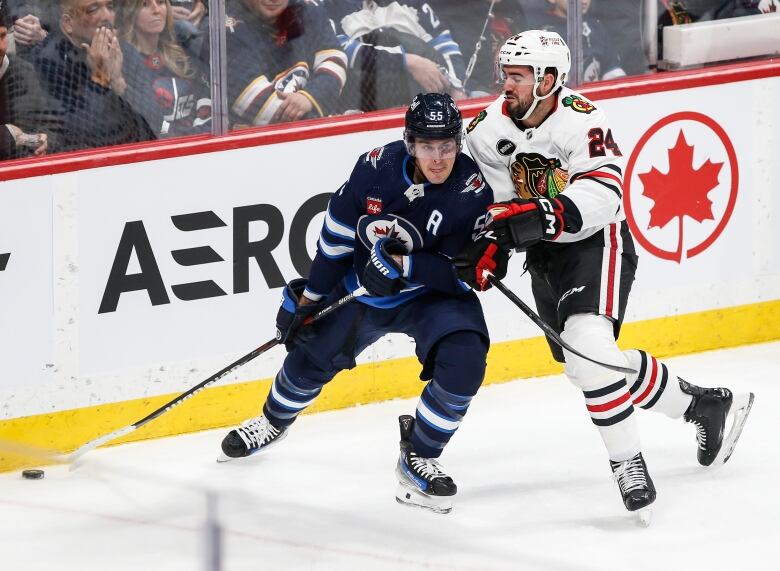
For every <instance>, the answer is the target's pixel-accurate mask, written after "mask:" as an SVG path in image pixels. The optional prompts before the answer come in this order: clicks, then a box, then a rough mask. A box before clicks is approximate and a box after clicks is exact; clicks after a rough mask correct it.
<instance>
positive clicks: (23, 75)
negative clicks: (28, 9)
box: [0, 0, 51, 160]
mask: <svg viewBox="0 0 780 571" xmlns="http://www.w3.org/2000/svg"><path fill="white" fill-rule="evenodd" d="M9 21H10V20H9V14H8V11H7V7H6V5H5V1H4V0H0V160H6V159H14V158H18V157H25V156H30V155H34V156H41V155H44V154H46V152H47V151H48V150H49V134H50V133H48V132H46V131H47V129H46V127H50V126H51V123H50V118H49V117H48V116H47V115H46V112H45V109H46V107H47V106H46V104H45V102H44V98H43V95H42V93H41V90H40V87H39V86H38V79H37V78H36V76H35V70H34V69H33V68H32V66H31V65H30V64H29V63H27V62H26V61H24V60H22V59H20V58H18V57H17V56H14V55H9V54H7V53H6V50H7V47H8V24H9Z"/></svg>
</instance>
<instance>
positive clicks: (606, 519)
mask: <svg viewBox="0 0 780 571" xmlns="http://www.w3.org/2000/svg"><path fill="white" fill-rule="evenodd" d="M666 362H667V363H669V364H671V365H673V368H674V371H675V372H676V373H677V374H680V375H681V376H684V377H686V378H688V379H689V380H691V381H692V382H694V383H698V384H701V385H705V386H718V385H725V386H728V387H730V388H732V389H733V390H735V391H736V392H743V391H748V390H749V391H753V392H754V393H756V402H755V405H754V407H753V412H752V414H751V416H750V418H749V420H748V423H747V425H746V427H745V431H744V432H743V434H742V438H741V440H740V442H739V444H738V445H737V448H736V451H735V452H734V455H733V457H732V458H731V460H730V461H729V462H728V464H726V465H725V466H723V467H720V468H718V469H714V470H713V469H704V468H701V467H700V466H699V465H698V464H697V462H696V459H695V442H694V431H693V428H692V427H691V426H688V425H685V424H684V423H683V422H682V421H672V420H670V419H668V418H666V417H664V416H662V415H658V414H652V413H649V412H646V411H639V415H638V416H639V421H640V428H641V431H642V438H643V445H644V454H645V457H646V459H647V461H648V465H649V468H650V472H651V475H652V476H653V479H654V481H655V484H656V487H657V489H658V500H657V501H656V503H655V509H654V517H653V523H652V525H651V527H650V528H647V529H645V528H641V527H639V526H638V525H637V524H636V523H635V519H634V518H633V517H632V516H630V515H629V514H628V512H626V511H625V509H624V508H623V505H622V502H621V501H620V496H619V493H618V490H617V486H616V485H615V483H614V482H613V481H612V480H611V478H610V475H611V472H610V470H609V467H608V464H607V458H606V454H605V451H604V449H603V445H602V444H601V440H600V439H599V437H598V434H597V432H596V429H595V427H594V426H593V425H592V423H591V422H590V420H589V418H588V416H587V414H586V412H585V410H584V405H583V402H582V401H583V399H582V396H581V393H579V392H578V391H577V390H576V389H575V388H574V387H573V386H571V385H569V384H568V382H567V381H565V379H563V377H547V378H543V379H535V380H522V381H515V382H512V383H507V384H502V385H496V386H488V387H485V388H484V389H482V390H481V392H480V393H479V395H477V398H476V399H475V400H474V401H473V404H472V406H471V409H470V410H469V414H468V415H467V417H466V420H465V421H464V423H463V424H462V426H461V429H460V430H459V432H458V433H457V434H456V435H455V437H454V438H453V440H452V442H451V444H450V445H449V446H448V448H447V449H446V451H445V454H444V455H443V457H442V463H443V465H444V466H445V468H446V469H447V471H448V472H449V473H450V474H451V475H452V476H453V477H454V479H455V481H456V482H457V484H458V486H459V493H458V495H457V497H456V504H455V508H454V510H453V512H452V513H451V514H449V515H436V514H432V513H428V512H424V511H422V510H419V509H413V508H408V507H405V506H400V505H398V504H396V502H395V500H394V490H395V483H396V481H395V477H394V474H393V468H394V464H395V461H396V458H397V450H398V446H397V440H398V428H397V420H396V419H397V416H398V415H399V414H404V413H411V414H413V411H414V406H415V403H416V401H415V400H405V401H401V400H398V401H392V402H387V403H382V404H377V405H370V406H362V407H358V408H352V409H348V410H343V411H334V412H329V413H321V414H316V415H308V416H303V417H301V418H300V419H299V421H298V422H297V423H296V425H295V426H294V427H293V429H292V431H291V433H290V436H289V437H288V438H287V439H286V440H285V441H284V442H283V443H282V444H280V445H279V447H277V448H275V449H273V450H271V451H269V452H268V453H267V454H266V455H264V456H256V457H252V458H250V459H248V460H245V461H240V462H232V463H228V464H220V465H217V464H216V463H215V461H214V460H215V458H216V455H217V452H218V448H219V443H220V441H221V439H222V437H223V435H224V433H225V430H216V431H208V432H202V433H198V434H193V435H185V436H179V437H175V438H167V439H161V440H155V441H147V442H142V443H135V444H129V445H124V446H118V447H114V448H108V449H101V450H96V451H93V452H91V453H89V454H88V455H87V456H86V457H85V464H84V465H83V466H82V467H81V468H79V469H77V470H75V471H72V472H69V471H68V470H67V468H66V467H64V466H56V467H48V468H47V469H46V477H45V478H44V479H43V480H41V481H30V480H23V479H22V478H21V476H20V474H19V473H18V472H16V473H8V474H3V475H0V569H2V570H3V571H50V570H57V571H59V570H66V571H69V570H79V571H92V570H101V571H102V570H111V571H124V570H127V571H131V570H132V571H138V570H146V569H154V570H165V571H178V570H182V571H184V570H186V571H193V570H197V571H200V570H205V569H209V567H207V566H206V564H205V562H204V557H203V550H204V544H205V540H204V535H203V530H202V528H203V521H204V514H205V507H204V506H205V500H204V493H203V490H213V491H215V492H216V493H217V494H218V503H219V520H220V522H221V525H222V526H223V530H224V544H223V554H222V569H223V570H224V571H238V570H250V569H251V570H255V569H284V570H288V569H313V570H314V569H316V570H344V569H350V570H351V569H371V570H413V569H446V570H463V569H468V570H480V571H481V570H504V569H507V570H508V569H513V570H515V569H521V570H525V569H532V570H535V569H539V570H550V571H558V570H560V571H569V570H594V571H595V570H599V571H603V570H615V571H626V570H631V571H637V570H654V571H655V570H662V569H663V570H665V569H668V570H677V569H702V570H705V569H706V570H707V571H717V570H721V569H722V570H728V571H733V570H737V569H748V570H777V569H780V555H778V552H777V548H778V545H777V544H778V542H779V541H780V521H779V520H780V495H778V492H777V489H778V482H779V481H780V454H779V452H780V446H778V438H780V414H779V411H778V406H777V404H778V403H780V398H779V397H780V379H779V378H778V371H780V343H770V344H764V345H754V346H747V347H741V348H737V349H732V350H728V351H717V352H710V353H702V354H699V355H693V356H686V357H679V358H675V359H669V360H667V361H666ZM421 388H422V385H421ZM182 406H187V405H186V404H184V405H182ZM258 406H259V404H258Z"/></svg>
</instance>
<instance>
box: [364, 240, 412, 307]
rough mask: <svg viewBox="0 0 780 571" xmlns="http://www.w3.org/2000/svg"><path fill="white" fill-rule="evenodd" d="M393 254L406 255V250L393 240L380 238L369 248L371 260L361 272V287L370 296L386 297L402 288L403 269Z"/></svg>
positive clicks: (397, 241)
mask: <svg viewBox="0 0 780 571" xmlns="http://www.w3.org/2000/svg"><path fill="white" fill-rule="evenodd" d="M393 254H396V255H402V256H403V255H406V248H405V247H404V245H403V244H402V243H401V242H400V241H399V240H396V239H395V238H381V239H379V240H377V241H376V243H375V244H374V247H373V248H371V258H370V259H369V260H368V263H366V269H365V270H363V285H364V286H365V288H366V289H367V290H368V293H370V294H371V295H374V296H378V297H387V296H390V295H395V294H397V293H398V292H399V291H401V289H402V288H403V285H404V284H403V277H404V275H403V274H404V269H403V267H402V266H401V265H399V264H398V263H397V262H396V261H395V260H394V259H393V258H392V255H393Z"/></svg>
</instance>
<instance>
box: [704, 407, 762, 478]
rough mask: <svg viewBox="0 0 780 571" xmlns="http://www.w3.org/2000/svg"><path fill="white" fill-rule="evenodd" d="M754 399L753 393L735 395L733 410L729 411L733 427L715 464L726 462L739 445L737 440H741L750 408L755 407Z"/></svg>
mask: <svg viewBox="0 0 780 571" xmlns="http://www.w3.org/2000/svg"><path fill="white" fill-rule="evenodd" d="M754 399H755V395H754V394H753V393H747V394H744V393H743V394H740V395H734V402H733V403H732V404H731V410H730V411H729V416H730V417H731V418H732V423H731V429H730V430H729V433H728V434H727V435H726V436H725V438H724V439H723V444H722V445H721V448H720V452H719V453H718V457H717V458H715V462H713V464H719V465H721V464H725V463H726V462H727V461H728V459H729V458H731V455H732V454H733V453H734V448H735V447H736V445H737V440H739V437H740V435H741V434H742V429H743V428H744V427H745V422H746V421H747V418H748V415H749V414H750V409H751V408H753V400H754Z"/></svg>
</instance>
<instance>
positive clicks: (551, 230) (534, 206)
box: [488, 198, 563, 252]
mask: <svg viewBox="0 0 780 571" xmlns="http://www.w3.org/2000/svg"><path fill="white" fill-rule="evenodd" d="M488 212H489V213H490V215H491V218H492V220H491V222H490V228H491V229H492V230H493V231H494V232H495V234H496V239H497V240H498V243H499V245H500V246H501V247H502V248H504V249H505V250H511V249H513V248H514V249H515V250H517V251H519V252H524V251H525V250H527V249H528V248H530V247H531V246H533V245H534V244H537V243H538V242H539V241H541V240H547V241H552V240H555V239H556V238H558V236H560V235H561V232H562V231H563V203H562V202H561V201H560V200H557V199H553V200H549V199H547V198H532V199H530V200H526V199H525V198H515V199H513V200H510V201H509V202H499V203H497V204H491V205H490V206H488Z"/></svg>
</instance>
